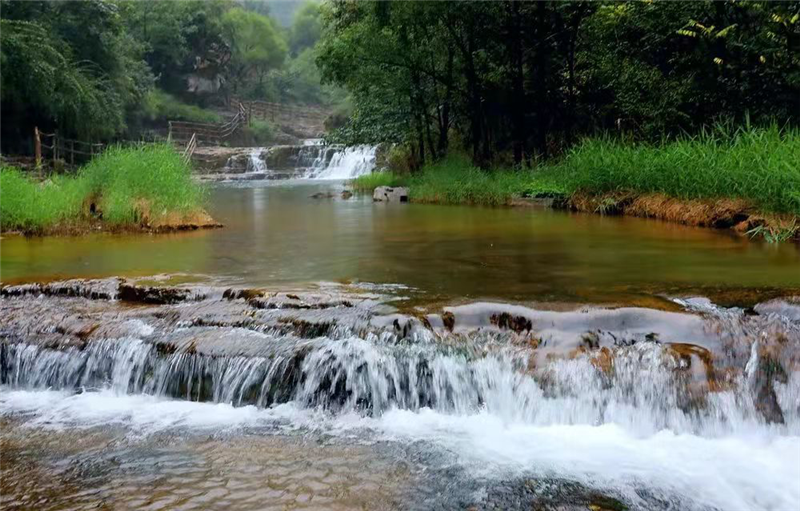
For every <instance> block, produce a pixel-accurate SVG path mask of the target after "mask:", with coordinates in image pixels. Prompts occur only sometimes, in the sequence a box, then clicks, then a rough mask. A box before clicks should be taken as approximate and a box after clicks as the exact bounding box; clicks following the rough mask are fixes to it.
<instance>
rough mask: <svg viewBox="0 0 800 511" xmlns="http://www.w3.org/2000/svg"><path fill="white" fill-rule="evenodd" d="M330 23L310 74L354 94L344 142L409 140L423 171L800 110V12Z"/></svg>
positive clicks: (602, 11)
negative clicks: (463, 158)
mask: <svg viewBox="0 0 800 511" xmlns="http://www.w3.org/2000/svg"><path fill="white" fill-rule="evenodd" d="M323 14H324V16H323V20H324V29H323V37H322V40H321V41H320V43H319V49H318V53H319V57H318V60H317V62H318V64H319V65H320V66H321V69H322V72H323V77H324V79H326V80H328V81H330V82H333V83H336V84H339V85H342V86H344V87H346V88H347V89H348V90H349V91H350V92H351V93H352V96H353V105H354V113H353V115H352V117H351V119H350V122H349V123H348V124H347V125H346V126H345V127H344V128H343V129H342V130H340V132H339V133H338V134H337V136H338V138H339V139H340V140H342V141H345V142H368V141H372V142H380V141H390V142H395V143H399V144H403V145H405V146H406V147H408V148H409V149H410V151H411V152H412V153H413V160H414V163H415V166H417V167H419V166H421V164H423V163H425V162H429V161H431V160H437V159H439V158H441V157H443V156H444V155H445V154H446V153H447V152H448V150H450V149H451V148H452V147H455V149H462V148H464V149H466V150H468V152H469V154H470V156H471V159H472V161H473V163H474V164H475V165H476V166H479V167H482V168H487V167H493V166H494V167H497V166H500V167H502V166H505V165H507V164H515V165H517V166H520V165H522V164H523V163H526V162H531V161H535V160H536V159H537V158H542V157H549V156H552V155H557V154H560V153H562V152H563V151H564V150H566V149H567V148H568V147H570V146H571V145H573V144H574V143H576V142H577V141H578V140H580V139H581V138H583V137H584V136H587V135H588V136H595V135H598V134H610V135H611V136H614V137H616V138H618V139H625V140H645V141H653V142H655V141H658V140H661V139H662V138H664V137H674V136H676V135H679V134H682V133H689V134H696V133H699V132H701V131H702V129H703V128H704V127H706V126H709V125H712V124H714V123H716V122H722V121H730V122H733V123H735V124H737V125H741V124H743V123H744V122H745V119H746V118H748V116H749V118H750V119H751V121H752V122H753V123H754V124H756V125H762V124H764V123H768V122H770V121H776V122H779V123H780V124H781V125H783V124H785V123H796V118H795V117H796V115H797V112H800V43H799V41H800V19H799V18H800V2H753V1H733V0H728V1H718V2H714V1H695V2H668V1H624V2H589V1H573V2H518V1H497V2H374V3H373V2H356V1H353V0H331V1H330V2H327V3H326V4H325V9H324V13H323ZM605 143H606V142H599V143H598V144H600V145H598V146H596V147H598V148H599V147H600V146H602V145H603V144H605Z"/></svg>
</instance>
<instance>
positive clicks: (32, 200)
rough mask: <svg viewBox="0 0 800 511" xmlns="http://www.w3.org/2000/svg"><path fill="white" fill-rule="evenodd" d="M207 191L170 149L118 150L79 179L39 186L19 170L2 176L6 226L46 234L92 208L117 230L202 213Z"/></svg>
mask: <svg viewBox="0 0 800 511" xmlns="http://www.w3.org/2000/svg"><path fill="white" fill-rule="evenodd" d="M204 198H205V190H204V189H203V188H202V187H200V186H199V185H198V184H196V183H195V182H194V181H192V179H191V169H190V168H189V166H188V165H187V164H186V163H184V162H183V160H182V159H181V157H180V155H179V154H178V153H177V152H176V151H175V150H174V149H173V148H172V147H171V146H168V145H149V146H143V147H136V148H121V147H113V148H110V149H108V150H107V151H106V152H104V153H103V154H102V155H100V156H98V157H96V158H95V159H94V160H92V161H91V162H90V163H89V164H87V165H86V166H84V167H83V168H81V169H80V170H79V171H78V173H77V175H75V176H54V177H53V178H52V179H49V180H47V181H45V182H44V183H38V182H35V181H33V180H31V179H30V178H28V177H27V176H25V175H24V174H23V173H22V172H20V171H19V170H17V169H15V168H3V169H2V170H0V214H1V215H2V217H0V226H1V227H2V229H3V230H11V229H19V230H22V231H25V232H41V231H44V230H47V229H49V228H53V227H55V226H57V225H58V224H61V223H65V222H79V221H81V220H85V219H86V218H87V217H88V216H89V215H90V212H89V206H90V204H95V210H96V212H97V213H102V218H103V220H104V221H106V222H108V223H110V224H112V225H125V224H136V223H138V222H140V221H141V220H142V216H143V215H147V216H148V217H149V218H150V219H151V220H153V219H157V218H161V217H163V216H166V215H168V214H170V213H174V212H179V213H186V212H190V211H192V210H195V209H197V208H199V207H200V206H201V205H202V203H203V201H204Z"/></svg>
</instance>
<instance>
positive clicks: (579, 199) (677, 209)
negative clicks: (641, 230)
mask: <svg viewBox="0 0 800 511" xmlns="http://www.w3.org/2000/svg"><path fill="white" fill-rule="evenodd" d="M551 205H552V207H555V208H566V209H570V210H572V211H580V212H584V213H597V214H602V215H628V216H636V217H640V218H655V219H658V220H664V221H667V222H675V223H679V224H683V225H691V226H695V227H710V228H715V229H730V230H732V231H733V232H736V233H737V234H741V235H749V236H753V237H758V236H763V237H764V238H766V239H767V240H770V241H789V240H794V241H800V221H798V219H797V217H795V216H792V215H774V214H766V213H762V212H759V211H757V210H756V208H754V207H753V206H752V204H750V203H749V202H748V201H746V200H743V199H718V200H685V199H676V198H673V197H668V196H666V195H663V194H644V195H640V194H631V193H610V194H603V195H594V194H587V193H578V194H574V195H572V196H571V197H569V198H567V199H561V200H554V201H552V202H551Z"/></svg>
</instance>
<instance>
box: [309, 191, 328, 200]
mask: <svg viewBox="0 0 800 511" xmlns="http://www.w3.org/2000/svg"><path fill="white" fill-rule="evenodd" d="M311 198H312V199H332V198H333V193H331V192H317V193H315V194H314V195H311Z"/></svg>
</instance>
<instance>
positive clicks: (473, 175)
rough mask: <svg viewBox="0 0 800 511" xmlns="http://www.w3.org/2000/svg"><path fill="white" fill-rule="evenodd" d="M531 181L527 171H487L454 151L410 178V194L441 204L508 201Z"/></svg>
mask: <svg viewBox="0 0 800 511" xmlns="http://www.w3.org/2000/svg"><path fill="white" fill-rule="evenodd" d="M529 181H530V175H529V173H528V172H525V171H516V170H494V171H488V172H487V171H484V170H481V169H479V168H477V167H475V166H473V165H472V164H471V163H470V162H469V160H468V159H467V158H466V157H464V156H462V155H451V156H448V157H447V158H444V159H443V160H440V161H438V162H436V163H434V164H431V165H427V166H425V167H424V168H423V169H422V171H421V172H420V173H419V174H417V175H415V176H413V177H412V178H411V179H410V180H409V187H410V189H409V197H410V198H412V200H414V201H416V202H430V203H439V204H480V205H487V206H499V205H504V204H508V203H510V202H511V199H513V198H514V196H515V195H519V194H521V193H522V192H523V191H524V189H525V187H526V185H528V183H529Z"/></svg>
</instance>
